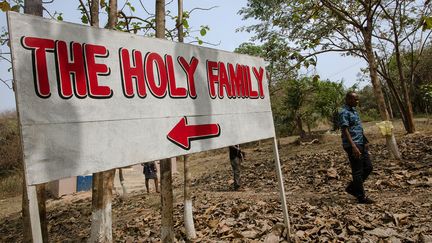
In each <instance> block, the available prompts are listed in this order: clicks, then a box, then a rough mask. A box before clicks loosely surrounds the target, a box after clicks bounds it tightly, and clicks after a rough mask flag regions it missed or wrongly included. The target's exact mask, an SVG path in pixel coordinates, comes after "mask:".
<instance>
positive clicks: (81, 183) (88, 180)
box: [77, 175, 93, 192]
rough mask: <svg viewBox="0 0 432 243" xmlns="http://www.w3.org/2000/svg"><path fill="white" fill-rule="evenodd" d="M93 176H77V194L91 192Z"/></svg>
mask: <svg viewBox="0 0 432 243" xmlns="http://www.w3.org/2000/svg"><path fill="white" fill-rule="evenodd" d="M92 179H93V176H92V175H86V176H77V192H81V191H90V190H91V188H92Z"/></svg>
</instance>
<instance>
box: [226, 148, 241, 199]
mask: <svg viewBox="0 0 432 243" xmlns="http://www.w3.org/2000/svg"><path fill="white" fill-rule="evenodd" d="M229 158H230V161H231V167H232V170H233V175H234V184H233V189H234V191H237V190H239V189H240V187H241V180H240V179H241V177H240V167H241V162H242V161H243V159H244V158H245V153H244V152H243V151H241V149H240V145H233V146H229Z"/></svg>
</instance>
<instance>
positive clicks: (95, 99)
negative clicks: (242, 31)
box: [8, 12, 275, 185]
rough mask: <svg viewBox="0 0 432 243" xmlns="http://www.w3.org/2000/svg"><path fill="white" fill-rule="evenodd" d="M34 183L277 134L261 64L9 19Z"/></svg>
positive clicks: (193, 49) (176, 46) (58, 24)
mask: <svg viewBox="0 0 432 243" xmlns="http://www.w3.org/2000/svg"><path fill="white" fill-rule="evenodd" d="M8 24H9V34H10V41H11V42H10V43H11V49H12V58H13V73H14V80H15V92H16V103H17V108H18V112H19V122H20V128H21V134H22V141H23V153H24V163H25V171H26V178H27V183H28V184H29V185H34V184H39V183H44V182H48V181H52V180H56V179H60V178H64V177H70V176H76V175H83V174H89V173H95V172H100V171H105V170H109V169H112V168H118V167H123V166H128V165H132V164H137V163H141V162H145V161H152V160H158V159H163V158H169V157H174V156H179V155H183V154H188V153H194V152H199V151H205V150H210V149H217V148H222V147H226V146H229V145H233V144H240V143H245V142H249V141H255V140H260V139H266V138H271V137H274V136H275V133H274V125H273V118H272V113H271V108H270V97H269V91H268V81H267V79H266V73H265V69H264V67H265V65H264V61H263V60H262V59H260V58H256V57H250V56H246V55H240V54H235V53H229V52H225V51H218V50H215V49H210V48H204V47H197V46H193V45H188V44H182V43H175V42H171V41H166V40H160V39H154V38H144V37H140V36H136V35H132V34H127V33H121V32H116V31H111V30H106V29H98V28H92V27H88V26H82V25H76V24H70V23H64V22H58V21H54V20H47V19H43V18H40V17H34V16H28V15H23V14H18V13H13V12H10V13H9V14H8Z"/></svg>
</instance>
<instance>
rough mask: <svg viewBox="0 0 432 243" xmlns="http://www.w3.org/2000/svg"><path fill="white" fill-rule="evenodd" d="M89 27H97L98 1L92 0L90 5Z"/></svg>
mask: <svg viewBox="0 0 432 243" xmlns="http://www.w3.org/2000/svg"><path fill="white" fill-rule="evenodd" d="M90 25H91V26H94V27H99V0H92V1H91V3H90Z"/></svg>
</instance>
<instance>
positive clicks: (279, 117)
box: [272, 77, 345, 135]
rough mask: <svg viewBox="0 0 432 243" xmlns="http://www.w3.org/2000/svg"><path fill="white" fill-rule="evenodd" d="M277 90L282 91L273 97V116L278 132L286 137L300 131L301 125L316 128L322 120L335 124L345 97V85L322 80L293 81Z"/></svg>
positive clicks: (278, 85) (279, 84)
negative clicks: (316, 124) (317, 123)
mask: <svg viewBox="0 0 432 243" xmlns="http://www.w3.org/2000/svg"><path fill="white" fill-rule="evenodd" d="M277 87H278V88H279V90H280V91H279V92H277V93H276V94H275V95H273V96H272V108H273V115H274V119H275V126H276V130H277V132H278V133H279V134H285V135H287V134H288V135H289V134H291V133H292V132H293V131H294V130H296V129H297V130H298V131H300V130H299V129H300V127H299V125H301V124H304V125H307V127H308V128H313V127H314V126H315V123H316V122H317V121H318V120H321V119H325V120H327V121H330V122H334V117H335V114H337V112H338V109H339V108H340V107H341V105H342V104H343V99H344V95H345V89H344V87H343V83H342V82H340V83H334V82H331V81H329V80H326V81H321V80H319V78H318V77H303V78H299V79H290V80H287V81H285V82H279V83H278V84H277ZM299 123H301V124H299ZM302 129H303V128H302ZM300 132H301V131H300Z"/></svg>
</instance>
